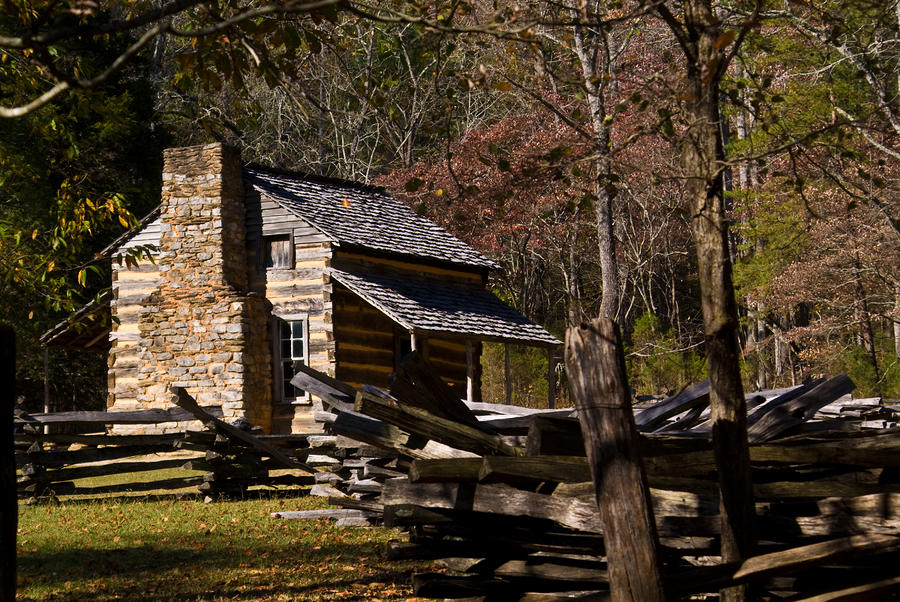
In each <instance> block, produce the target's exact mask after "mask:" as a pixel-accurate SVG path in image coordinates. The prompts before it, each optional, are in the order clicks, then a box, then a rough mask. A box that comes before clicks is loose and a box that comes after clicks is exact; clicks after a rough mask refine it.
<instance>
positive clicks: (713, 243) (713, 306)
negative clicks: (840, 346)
mask: <svg viewBox="0 0 900 602" xmlns="http://www.w3.org/2000/svg"><path fill="white" fill-rule="evenodd" d="M682 6H683V15H682V16H683V21H682V23H683V25H681V26H680V27H682V28H683V29H681V31H680V33H681V37H680V43H681V45H682V49H683V50H684V52H685V57H686V59H687V60H686V83H687V94H686V98H687V99H688V100H687V102H686V103H685V108H686V110H687V112H688V120H689V121H688V123H687V131H686V133H685V135H684V137H683V144H682V155H681V161H682V167H683V170H684V176H685V178H686V182H687V186H686V188H687V196H688V198H689V200H690V204H691V231H692V234H693V237H694V243H695V245H696V249H697V262H698V269H699V276H700V289H701V302H702V307H703V326H704V335H705V340H706V357H707V365H708V367H709V378H710V387H711V391H710V406H711V419H712V421H713V448H714V451H715V456H716V464H717V466H718V475H719V486H720V490H721V498H720V506H721V522H722V525H721V529H722V560H723V561H724V562H735V561H739V560H741V559H742V558H746V557H748V556H749V555H750V554H751V551H752V548H753V545H754V536H753V534H754V530H753V521H754V514H755V508H754V503H753V489H752V483H751V479H750V456H749V450H748V445H747V410H746V404H745V401H744V392H743V387H742V385H741V375H740V364H739V358H740V350H739V346H738V317H737V304H736V302H735V297H734V285H733V282H732V273H731V259H730V254H729V240H728V222H727V219H726V214H725V199H724V192H723V182H722V174H723V169H724V167H725V161H724V158H725V155H724V149H723V147H722V139H721V128H720V121H721V117H720V114H719V83H720V81H721V78H722V74H723V73H724V69H725V61H726V51H725V47H727V46H728V45H727V44H723V43H722V39H723V37H722V34H723V33H724V32H723V30H722V25H721V21H720V20H719V19H718V18H717V17H716V16H715V14H713V10H712V2H711V0H686V1H685V2H684V3H683V4H682ZM668 17H670V18H669V19H667V22H669V24H670V26H672V27H673V28H674V27H677V25H676V24H675V23H676V22H675V20H674V19H672V18H671V15H670V14H669V15H668ZM676 33H678V32H676ZM745 596H746V591H745V589H744V588H742V587H736V588H729V589H727V590H723V591H722V600H744V599H745Z"/></svg>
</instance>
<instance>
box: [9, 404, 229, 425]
mask: <svg viewBox="0 0 900 602" xmlns="http://www.w3.org/2000/svg"><path fill="white" fill-rule="evenodd" d="M204 414H206V415H207V416H209V417H215V416H221V415H222V408H220V407H218V406H208V407H206V408H205V410H204ZM191 420H196V418H194V415H193V414H191V413H190V412H187V411H185V410H183V409H180V408H169V409H168V410H134V411H130V412H106V411H101V412H53V413H51V414H29V415H28V418H25V419H19V420H17V422H18V423H20V424H21V423H36V424H55V423H67V424H73V423H82V424H96V425H103V424H159V423H161V422H187V421H191Z"/></svg>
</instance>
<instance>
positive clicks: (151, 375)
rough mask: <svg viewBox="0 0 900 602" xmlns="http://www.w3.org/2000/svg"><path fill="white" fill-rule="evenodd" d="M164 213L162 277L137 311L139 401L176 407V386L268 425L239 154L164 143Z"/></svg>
mask: <svg viewBox="0 0 900 602" xmlns="http://www.w3.org/2000/svg"><path fill="white" fill-rule="evenodd" d="M160 220H161V227H160V229H161V237H160V245H159V253H158V256H157V260H156V261H157V264H158V266H159V268H158V269H159V285H158V286H157V288H156V289H155V290H154V291H153V292H152V293H151V294H150V295H148V296H147V298H146V300H145V301H144V302H143V303H142V304H141V306H140V309H139V314H140V315H139V318H138V333H137V358H136V359H137V365H138V368H137V374H136V382H135V383H134V389H135V391H136V393H137V394H136V396H135V398H134V399H135V403H136V405H137V406H138V407H140V408H144V409H153V408H166V407H171V405H172V402H173V399H174V396H173V394H172V392H171V388H172V387H183V388H185V389H186V390H187V391H188V392H189V393H191V394H192V395H193V396H194V397H195V398H196V399H197V401H198V402H199V403H200V404H202V405H221V406H222V410H223V414H224V417H225V418H226V419H235V418H238V417H246V418H247V419H248V420H250V421H251V422H252V423H254V424H258V425H260V426H262V427H263V428H265V429H268V428H269V426H270V422H271V399H270V397H269V396H267V394H269V392H270V390H271V376H270V375H269V363H270V355H269V345H270V343H269V340H268V332H269V330H268V328H267V327H266V325H265V324H266V321H267V316H266V310H265V301H264V299H262V298H260V297H259V296H258V295H254V294H250V293H248V291H247V282H248V278H247V268H248V266H247V257H246V252H245V234H244V232H245V228H244V201H243V185H242V174H241V166H240V161H239V157H238V155H237V153H235V152H234V151H232V150H231V149H229V148H228V147H223V146H221V145H217V144H215V145H206V146H200V147H188V148H179V149H170V150H168V151H166V153H165V155H164V172H163V187H162V206H161V216H160ZM269 395H270V394H269ZM123 401H124V400H123ZM114 409H123V410H124V409H130V408H125V407H122V405H121V404H119V403H116V404H115V407H114ZM168 426H169V429H170V430H177V429H179V428H181V427H183V425H168ZM134 430H144V429H132V432H134ZM155 430H158V429H155Z"/></svg>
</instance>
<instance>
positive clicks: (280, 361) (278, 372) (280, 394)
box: [272, 314, 312, 405]
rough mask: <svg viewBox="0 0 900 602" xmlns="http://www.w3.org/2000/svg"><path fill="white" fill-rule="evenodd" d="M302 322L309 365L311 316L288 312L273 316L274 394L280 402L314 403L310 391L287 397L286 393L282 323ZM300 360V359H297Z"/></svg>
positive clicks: (305, 353)
mask: <svg viewBox="0 0 900 602" xmlns="http://www.w3.org/2000/svg"><path fill="white" fill-rule="evenodd" d="M285 322H286V323H289V324H293V323H297V322H299V323H301V324H302V326H303V359H302V361H303V363H304V364H305V365H307V366H308V365H309V316H308V315H307V314H287V315H279V316H273V317H272V343H273V344H272V364H273V366H272V367H273V377H274V387H273V388H274V394H275V401H276V402H279V403H288V404H296V405H307V404H310V403H312V400H311V399H310V395H309V391H304V392H303V395H300V396H298V397H286V396H285V394H284V388H285V385H284V381H285V376H284V361H285V360H284V356H283V355H282V353H281V348H282V337H281V325H282V323H285ZM289 340H291V341H293V340H295V339H293V338H291V339H289ZM295 361H300V360H295Z"/></svg>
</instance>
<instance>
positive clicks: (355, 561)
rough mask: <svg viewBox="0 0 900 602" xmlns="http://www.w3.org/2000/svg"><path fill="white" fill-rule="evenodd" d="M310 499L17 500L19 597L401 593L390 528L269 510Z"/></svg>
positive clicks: (402, 572) (406, 572)
mask: <svg viewBox="0 0 900 602" xmlns="http://www.w3.org/2000/svg"><path fill="white" fill-rule="evenodd" d="M321 507H325V506H324V504H323V503H322V502H321V501H320V500H319V499H317V498H309V497H298V498H283V497H282V498H271V497H270V498H266V497H258V498H257V499H247V500H243V501H221V502H212V503H208V504H204V503H203V502H202V501H199V500H174V499H172V498H165V499H148V498H146V497H145V498H108V499H103V500H94V501H79V500H63V501H61V502H58V503H53V504H41V505H32V506H25V505H22V506H20V514H19V535H18V550H19V556H18V559H19V569H18V571H19V598H18V599H20V600H54V601H58V600H86V599H90V600H158V601H163V600H166V601H168V600H210V601H212V600H405V599H408V598H409V596H411V595H412V592H411V588H410V587H409V585H408V584H409V581H410V574H411V573H412V572H413V570H423V569H426V570H427V568H428V567H425V566H423V565H419V566H418V568H416V565H414V564H412V563H402V562H387V561H385V560H383V559H382V556H381V550H382V549H383V547H384V544H385V542H387V541H388V540H389V539H391V538H396V537H397V534H396V532H394V531H392V530H389V529H380V528H372V529H362V528H337V527H335V526H334V524H333V523H331V522H328V521H287V520H280V519H274V518H270V517H269V513H271V512H275V511H279V510H301V509H313V508H321Z"/></svg>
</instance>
